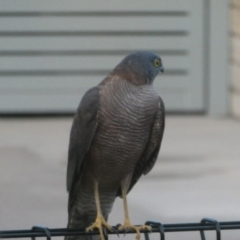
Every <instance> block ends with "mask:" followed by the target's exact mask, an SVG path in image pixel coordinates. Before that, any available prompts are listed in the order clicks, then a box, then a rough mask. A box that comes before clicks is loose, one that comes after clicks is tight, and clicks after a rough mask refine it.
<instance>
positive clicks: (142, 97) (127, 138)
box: [90, 81, 158, 181]
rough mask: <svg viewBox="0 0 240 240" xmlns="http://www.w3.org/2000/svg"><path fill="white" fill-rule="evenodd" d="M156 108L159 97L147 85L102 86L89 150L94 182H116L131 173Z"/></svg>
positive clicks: (145, 139)
mask: <svg viewBox="0 0 240 240" xmlns="http://www.w3.org/2000/svg"><path fill="white" fill-rule="evenodd" d="M157 107H158V95H157V93H156V92H155V91H154V89H153V88H152V86H150V85H146V86H135V85H132V84H131V83H129V82H127V81H125V82H124V81H118V82H117V81H116V82H113V83H109V84H107V86H104V88H103V89H102V91H101V102H100V110H99V113H98V129H97V132H96V135H95V137H94V139H93V142H92V146H91V149H90V161H91V163H92V166H93V168H92V172H93V175H94V177H95V178H99V179H103V180H106V181H108V179H110V180H111V181H113V180H116V181H119V180H120V179H119V178H122V177H123V176H126V175H128V174H129V173H130V172H131V171H133V170H134V168H135V165H136V163H137V161H138V160H139V159H140V157H141V155H142V153H143V150H144V149H145V147H146V144H147V142H148V139H149V134H150V129H151V126H152V123H153V119H154V116H155V114H156V111H157Z"/></svg>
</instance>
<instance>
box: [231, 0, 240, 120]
mask: <svg viewBox="0 0 240 240" xmlns="http://www.w3.org/2000/svg"><path fill="white" fill-rule="evenodd" d="M231 20H232V22H231V31H230V35H231V43H232V53H231V74H232V76H231V84H230V91H231V103H232V114H233V115H234V116H235V117H237V118H239V119H240V1H239V0H232V2H231Z"/></svg>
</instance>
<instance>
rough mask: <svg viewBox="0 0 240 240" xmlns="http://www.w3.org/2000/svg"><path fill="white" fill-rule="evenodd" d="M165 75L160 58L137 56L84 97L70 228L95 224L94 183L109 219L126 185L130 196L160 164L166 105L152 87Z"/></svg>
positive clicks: (71, 169) (70, 181) (73, 146)
mask: <svg viewBox="0 0 240 240" xmlns="http://www.w3.org/2000/svg"><path fill="white" fill-rule="evenodd" d="M160 71H162V72H163V66H162V62H161V59H160V57H159V56H157V55H155V54H153V53H150V52H138V53H133V54H130V55H128V56H127V57H126V58H124V59H123V60H122V62H120V64H119V65H117V66H116V68H115V69H114V70H113V71H112V72H111V73H110V74H109V75H108V76H107V77H106V78H105V79H104V80H103V81H102V82H101V83H100V84H99V85H98V86H96V87H94V88H91V89H90V90H89V91H87V92H86V94H85V95H84V96H83V98H82V101H81V103H80V105H79V107H78V109H77V111H76V114H75V116H74V120H73V125H72V129H71V133H70V143H69V155H68V168H67V190H68V192H69V201H68V213H69V219H68V227H69V228H86V227H88V226H89V225H90V224H91V223H93V222H94V220H95V218H96V204H95V199H94V187H93V183H94V181H96V182H97V183H98V191H99V197H100V203H101V209H102V215H103V217H104V218H105V219H106V220H107V218H108V215H109V213H110V211H111V209H112V206H113V203H114V200H115V198H116V197H117V196H121V195H122V192H121V187H123V186H124V187H125V188H126V191H127V192H129V191H130V190H131V189H132V187H133V186H134V185H135V183H136V182H137V181H138V179H139V178H140V177H141V176H142V175H143V174H147V173H148V172H149V171H150V170H151V169H152V167H153V166H154V164H155V162H156V159H157V156H158V152H159V149H160V145H161V141H162V137H163V132H164V116H165V113H164V104H163V101H162V99H161V98H160V97H159V96H158V94H157V92H156V91H155V90H154V88H153V85H152V83H153V80H154V78H155V77H156V75H157V74H158V73H159V72H160ZM73 238H77V239H83V238H84V239H86V237H82V238H80V237H67V239H73Z"/></svg>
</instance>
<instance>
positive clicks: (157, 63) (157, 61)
mask: <svg viewBox="0 0 240 240" xmlns="http://www.w3.org/2000/svg"><path fill="white" fill-rule="evenodd" d="M153 64H154V66H155V67H159V66H160V60H159V59H158V58H155V59H154V61H153Z"/></svg>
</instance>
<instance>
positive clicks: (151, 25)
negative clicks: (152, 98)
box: [0, 0, 204, 113]
mask: <svg viewBox="0 0 240 240" xmlns="http://www.w3.org/2000/svg"><path fill="white" fill-rule="evenodd" d="M203 11H204V8H203V0H181V1H179V0H168V1H163V0H162V1H159V0H153V1H150V2H149V1H139V0H132V1H126V0H125V1H110V0H108V1H107V0H106V1H103V0H101V1H98V2H96V1H93V0H88V1H86V0H85V1H83V0H82V1H79V0H69V1H63V0H52V1H49V0H42V1H37V0H36V1H26V0H18V1H13V0H8V1H4V0H0V18H1V20H0V113H68V112H73V111H75V109H76V107H77V105H78V103H79V101H80V99H81V97H82V96H83V94H84V92H85V91H86V90H87V89H89V88H90V87H92V86H94V85H96V84H98V83H99V82H100V81H101V80H102V79H103V78H104V76H106V74H107V73H108V72H109V71H110V70H111V69H112V68H113V67H114V66H115V65H116V64H117V63H118V62H119V61H120V60H121V59H122V58H123V57H124V56H125V55H126V54H128V53H130V52H133V51H138V50H151V51H154V52H156V53H158V54H160V55H161V57H162V59H163V63H164V67H165V73H164V75H160V76H159V77H158V78H157V79H156V80H155V83H154V84H155V87H156V88H157V90H158V92H159V94H160V95H161V96H162V98H163V99H164V101H165V104H166V109H167V110H168V111H169V112H171V111H173V112H174V111H180V112H181V111H184V112H191V111H194V112H201V111H204V105H203V99H204V92H203V89H204V75H203V61H204V55H203V53H204V51H203V17H204V14H203Z"/></svg>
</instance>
